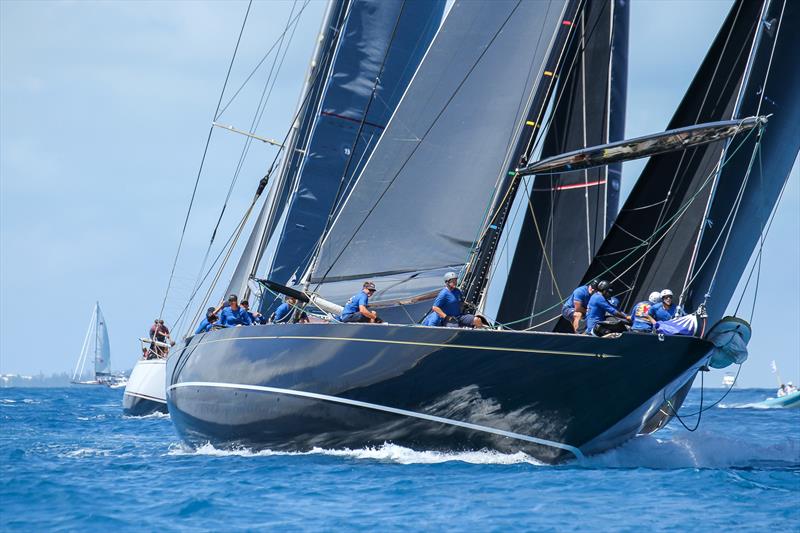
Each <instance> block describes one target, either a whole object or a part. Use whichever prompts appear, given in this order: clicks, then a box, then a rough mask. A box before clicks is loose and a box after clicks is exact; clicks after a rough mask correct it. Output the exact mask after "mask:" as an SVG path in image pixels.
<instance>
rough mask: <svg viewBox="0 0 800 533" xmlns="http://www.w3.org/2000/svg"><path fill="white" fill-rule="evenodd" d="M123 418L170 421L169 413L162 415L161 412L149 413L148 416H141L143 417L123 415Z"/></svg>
mask: <svg viewBox="0 0 800 533" xmlns="http://www.w3.org/2000/svg"><path fill="white" fill-rule="evenodd" d="M122 418H125V419H132V420H147V419H148V418H164V419H168V418H169V413H162V412H160V411H155V412H152V413H148V414H146V415H141V416H134V415H123V417H122Z"/></svg>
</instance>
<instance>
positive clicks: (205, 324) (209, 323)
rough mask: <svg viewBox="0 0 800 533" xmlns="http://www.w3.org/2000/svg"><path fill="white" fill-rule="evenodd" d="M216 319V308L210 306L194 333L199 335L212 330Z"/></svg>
mask: <svg viewBox="0 0 800 533" xmlns="http://www.w3.org/2000/svg"><path fill="white" fill-rule="evenodd" d="M216 321H217V315H215V314H214V308H213V307H209V308H208V310H207V311H206V317H205V318H204V319H203V320H202V321H201V322H200V325H199V326H197V329H196V330H194V334H195V335H199V334H200V333H205V332H207V331H211V329H212V328H213V327H214V323H215V322H216Z"/></svg>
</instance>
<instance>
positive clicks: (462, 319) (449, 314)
mask: <svg viewBox="0 0 800 533" xmlns="http://www.w3.org/2000/svg"><path fill="white" fill-rule="evenodd" d="M456 285H458V276H457V275H456V273H455V272H448V273H447V274H445V275H444V288H443V289H442V290H441V291H439V294H438V295H437V296H436V299H435V300H434V301H433V306H432V307H431V312H430V313H428V316H426V317H425V320H423V321H422V324H423V325H424V326H449V325H451V324H452V325H458V327H460V328H481V327H483V320H481V317H479V316H475V315H472V314H469V313H464V312H463V310H462V307H463V303H464V297H463V296H462V294H461V291H460V290H459V289H458V287H456Z"/></svg>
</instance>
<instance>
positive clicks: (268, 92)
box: [195, 0, 310, 284]
mask: <svg viewBox="0 0 800 533" xmlns="http://www.w3.org/2000/svg"><path fill="white" fill-rule="evenodd" d="M308 1H310V0H306V3H308ZM296 6H297V0H295V2H294V3H293V4H292V10H291V12H290V13H289V18H288V20H287V21H286V27H285V29H284V31H283V32H282V33H281V38H280V41H279V44H278V50H277V52H276V53H275V58H274V59H273V61H272V66H271V67H270V71H269V73H268V75H267V78H266V80H265V82H264V88H263V89H262V91H261V97H260V99H259V101H258V105H257V106H256V110H255V113H254V114H253V119H252V120H251V122H250V129H249V132H250V133H254V132H255V131H256V129H257V128H258V125H259V124H260V123H261V118H262V117H263V116H264V112H265V111H266V109H267V104H268V103H269V99H270V97H271V96H272V89H273V88H274V87H275V82H276V81H277V79H278V74H279V73H280V70H281V67H282V66H283V62H284V59H286V52H288V50H289V46H290V45H291V42H292V39H293V38H294V33H295V30H297V24H295V25H294V28H293V30H292V33H291V35H290V37H289V42H288V43H287V45H286V48H285V49H284V51H283V56H282V57H281V59H280V64H278V57H279V56H280V54H281V48H283V37H284V36H285V35H286V32H287V31H288V29H289V26H290V25H291V22H292V16H293V15H294V10H295V8H296ZM276 65H277V66H278V68H277V71H276V70H275V67H276ZM273 73H274V74H275V75H274V77H273ZM270 82H271V83H270ZM252 142H253V139H252V138H251V137H247V138H246V139H245V142H244V146H243V147H242V152H241V154H239V161H238V163H237V165H236V170H235V171H234V173H233V177H232V178H231V183H230V185H229V186H228V192H227V194H226V196H225V200H224V202H223V204H222V209H221V210H220V213H219V216H218V217H217V223H216V225H215V226H214V229H213V230H212V232H211V239H210V240H209V243H208V247H207V248H206V252H205V255H204V256H203V261H202V262H201V263H200V269H199V271H198V273H197V280H196V281H195V284H197V283H198V282H199V279H200V276H201V275H202V274H203V271H204V270H205V266H206V263H207V262H208V257H209V255H210V254H211V248H212V247H213V245H214V241H215V239H216V237H217V231H218V230H219V226H220V224H221V223H222V217H223V216H224V215H225V211H226V209H227V207H228V201H229V200H230V197H231V194H232V193H233V188H234V187H235V186H236V182H237V181H238V179H239V176H240V174H241V171H242V168H243V166H244V162H245V160H246V159H247V154H248V153H249V151H250V146H251V145H252Z"/></svg>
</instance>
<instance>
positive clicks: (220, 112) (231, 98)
mask: <svg viewBox="0 0 800 533" xmlns="http://www.w3.org/2000/svg"><path fill="white" fill-rule="evenodd" d="M309 2H310V0H306V1H305V2H304V3H303V6H302V7H301V8H300V11H299V12H298V13H297V15H295V17H294V19H293V20H292V21H291V23H290V24H289V25H294V26H295V28H294V29H297V22H298V19H299V18H300V15H302V14H303V11H304V10H305V8H306V6H308V4H309ZM295 3H296V2H295ZM292 9H294V8H292ZM289 25H287V26H286V28H285V29H284V30H283V33H281V34H280V35H279V36H278V37H277V38H276V39H275V42H274V43H272V46H270V47H269V49H268V50H267V52H266V53H265V54H264V56H263V57H262V58H261V60H260V61H259V62H258V63H257V64H256V66H255V67H253V70H252V71H250V74H248V75H247V77H246V78H245V80H244V81H243V82H242V84H241V85H240V86H239V88H238V89H236V92H234V93H233V96H231V97H230V99H229V100H228V102H227V103H226V104H225V105H224V106H223V107H222V109H220V110H219V111H218V112H217V113H216V114H215V115H214V120H215V121H216V120H217V119H219V118H220V117H221V116H222V114H223V113H225V110H227V109H228V107H229V106H230V105H231V104H232V103H233V101H234V100H235V99H236V97H237V96H239V93H240V92H241V91H242V89H244V87H245V85H247V84H248V82H249V81H250V79H251V78H252V77H253V76H254V75H255V73H256V72H258V69H259V68H261V65H262V64H263V63H264V61H266V59H267V58H268V57H269V56H270V54H271V53H272V51H273V50H274V49H275V47H276V46H278V42H279V41H281V40H282V39H283V36H284V35H286V32H287V31H288V29H289ZM292 31H294V30H292Z"/></svg>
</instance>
